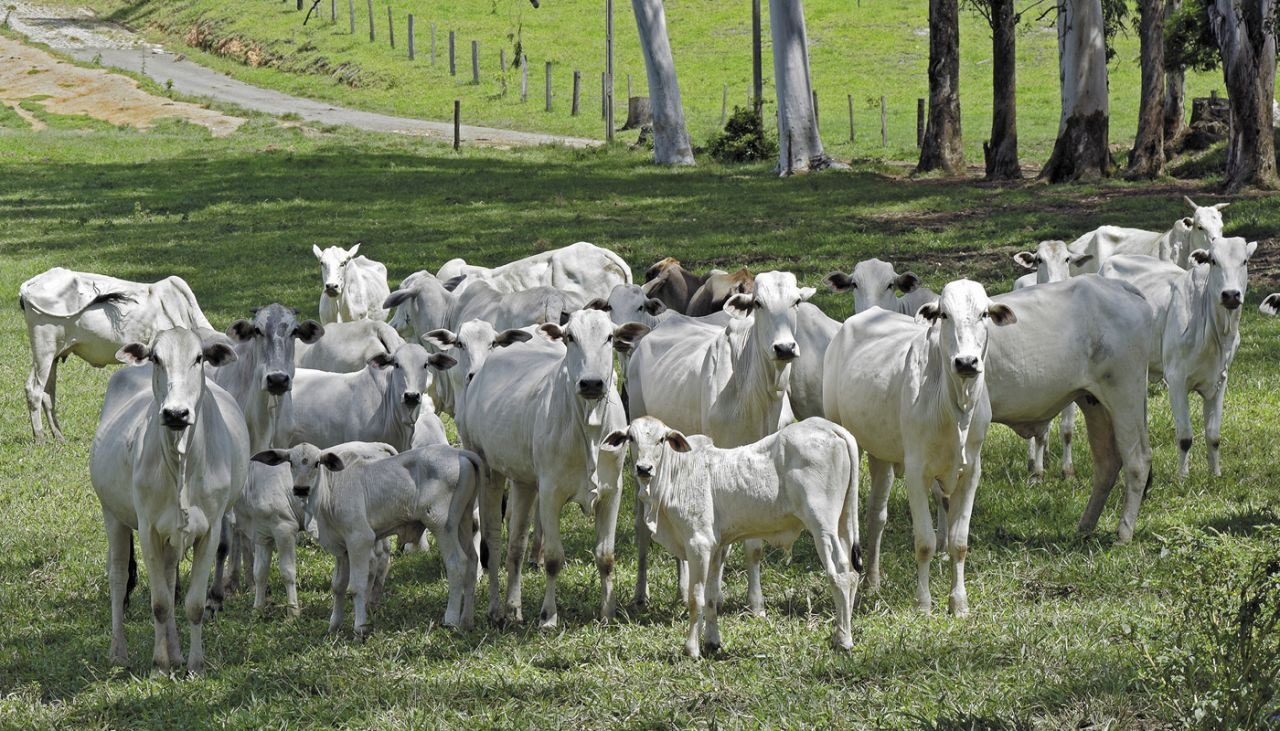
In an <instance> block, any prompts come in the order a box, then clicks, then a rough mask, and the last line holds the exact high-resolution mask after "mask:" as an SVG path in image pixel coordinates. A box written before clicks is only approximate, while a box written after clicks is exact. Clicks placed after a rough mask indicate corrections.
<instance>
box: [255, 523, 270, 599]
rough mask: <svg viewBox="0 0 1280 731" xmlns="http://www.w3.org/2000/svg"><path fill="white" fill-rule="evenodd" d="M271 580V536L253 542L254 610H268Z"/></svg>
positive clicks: (257, 538) (261, 536)
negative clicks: (268, 584)
mask: <svg viewBox="0 0 1280 731" xmlns="http://www.w3.org/2000/svg"><path fill="white" fill-rule="evenodd" d="M270 578H271V536H268V535H257V536H254V540H253V608H254V609H258V610H263V609H266V608H267V581H268V580H269V579H270Z"/></svg>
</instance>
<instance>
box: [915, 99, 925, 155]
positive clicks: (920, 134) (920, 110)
mask: <svg viewBox="0 0 1280 731" xmlns="http://www.w3.org/2000/svg"><path fill="white" fill-rule="evenodd" d="M916 147H924V99H919V98H917V99H916Z"/></svg>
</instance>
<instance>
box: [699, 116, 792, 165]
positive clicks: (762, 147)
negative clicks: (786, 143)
mask: <svg viewBox="0 0 1280 731" xmlns="http://www.w3.org/2000/svg"><path fill="white" fill-rule="evenodd" d="M707 154H708V155H711V157H713V158H715V159H716V160H719V161H720V162H759V161H762V160H771V159H773V157H774V156H775V155H777V154H778V143H777V142H774V140H773V137H771V136H769V134H768V133H767V132H766V131H765V128H764V121H763V120H762V119H761V115H759V114H757V113H756V111H755V110H754V109H751V108H750V107H734V108H733V115H732V116H730V117H729V121H727V122H725V125H724V131H723V132H720V133H717V134H716V135H714V136H713V137H712V138H711V139H710V140H709V141H708V142H707Z"/></svg>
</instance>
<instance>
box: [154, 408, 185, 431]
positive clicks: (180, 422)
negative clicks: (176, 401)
mask: <svg viewBox="0 0 1280 731" xmlns="http://www.w3.org/2000/svg"><path fill="white" fill-rule="evenodd" d="M160 423H161V424H164V425H165V426H166V427H168V428H170V429H173V430H174V431H177V430H179V429H186V428H187V427H189V426H191V410H190V409H188V408H186V407H176V408H168V409H161V410H160Z"/></svg>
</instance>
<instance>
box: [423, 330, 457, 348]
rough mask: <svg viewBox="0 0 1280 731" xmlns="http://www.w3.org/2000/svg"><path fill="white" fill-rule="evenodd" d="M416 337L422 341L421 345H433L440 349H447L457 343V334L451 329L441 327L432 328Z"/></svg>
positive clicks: (455, 345)
mask: <svg viewBox="0 0 1280 731" xmlns="http://www.w3.org/2000/svg"><path fill="white" fill-rule="evenodd" d="M418 339H419V340H421V341H422V344H423V345H434V346H436V347H437V348H440V349H441V350H448V349H449V348H454V347H457V345H458V336H457V335H455V334H454V333H453V331H452V330H449V329H448V328H443V327H442V328H440V329H439V330H432V331H431V332H429V333H427V334H426V335H423V336H422V337H420V338H418Z"/></svg>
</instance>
